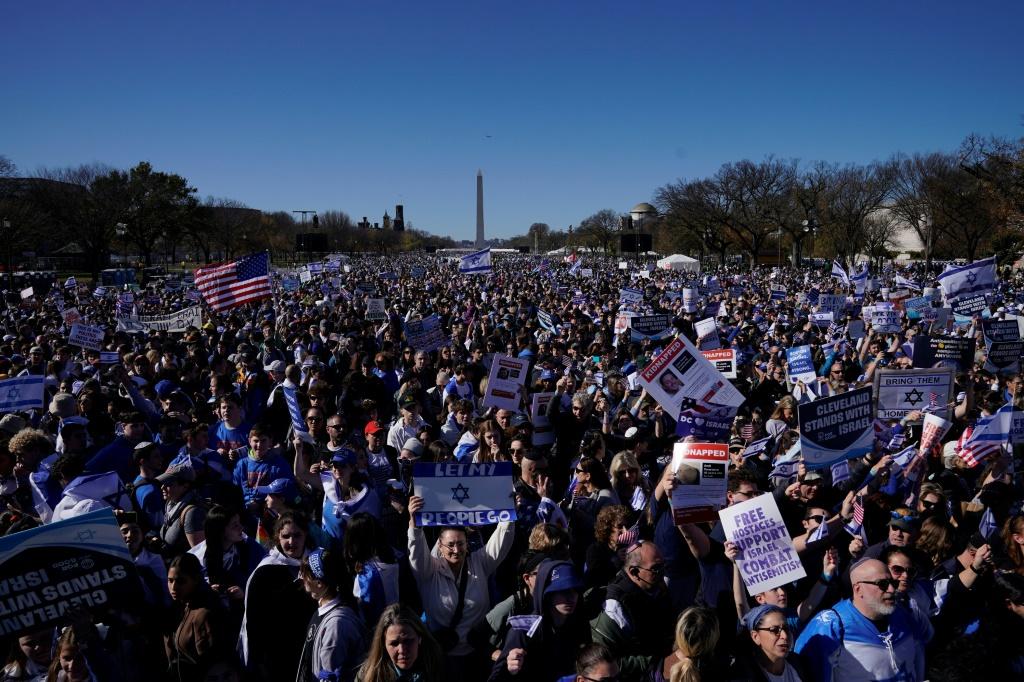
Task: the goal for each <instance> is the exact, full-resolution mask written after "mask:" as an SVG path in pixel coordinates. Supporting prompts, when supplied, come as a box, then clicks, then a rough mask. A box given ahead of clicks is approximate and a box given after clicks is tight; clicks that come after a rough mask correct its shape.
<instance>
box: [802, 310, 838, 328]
mask: <svg viewBox="0 0 1024 682" xmlns="http://www.w3.org/2000/svg"><path fill="white" fill-rule="evenodd" d="M832 318H833V314H832V313H831V312H828V313H811V314H810V315H808V316H807V319H808V320H809V321H810V323H811V324H813V325H814V326H815V327H828V326H829V325H830V324H832V321H833V320H832Z"/></svg>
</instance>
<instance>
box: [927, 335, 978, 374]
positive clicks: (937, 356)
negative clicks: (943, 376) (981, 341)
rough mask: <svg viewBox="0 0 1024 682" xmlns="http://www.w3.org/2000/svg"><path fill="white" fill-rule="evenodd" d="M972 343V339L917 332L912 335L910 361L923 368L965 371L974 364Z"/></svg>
mask: <svg viewBox="0 0 1024 682" xmlns="http://www.w3.org/2000/svg"><path fill="white" fill-rule="evenodd" d="M974 345H975V344H974V339H967V338H960V337H956V336H927V335H925V334H918V335H917V336H915V337H914V357H913V358H912V362H913V365H914V367H919V368H923V369H927V368H934V367H952V368H953V369H956V370H959V371H961V372H966V371H967V370H969V369H970V368H971V367H973V366H974Z"/></svg>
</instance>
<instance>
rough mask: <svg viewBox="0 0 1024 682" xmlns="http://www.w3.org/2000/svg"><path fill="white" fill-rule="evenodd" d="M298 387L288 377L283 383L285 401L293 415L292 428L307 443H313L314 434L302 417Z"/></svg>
mask: <svg viewBox="0 0 1024 682" xmlns="http://www.w3.org/2000/svg"><path fill="white" fill-rule="evenodd" d="M297 388H298V387H297V386H295V384H293V383H292V382H291V380H289V379H286V380H285V381H284V383H282V384H281V391H282V392H283V393H284V402H285V404H286V405H287V406H288V416H289V417H291V420H292V429H294V430H295V435H296V436H298V437H299V438H301V439H302V440H303V441H305V442H306V443H310V444H312V443H313V442H314V440H313V436H312V434H310V432H309V428H308V427H307V426H306V420H305V419H303V418H302V410H301V409H300V408H299V396H298V393H297Z"/></svg>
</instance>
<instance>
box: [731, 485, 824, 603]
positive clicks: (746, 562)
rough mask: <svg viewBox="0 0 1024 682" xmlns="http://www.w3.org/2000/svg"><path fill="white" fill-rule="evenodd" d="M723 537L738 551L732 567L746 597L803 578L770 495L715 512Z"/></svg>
mask: <svg viewBox="0 0 1024 682" xmlns="http://www.w3.org/2000/svg"><path fill="white" fill-rule="evenodd" d="M718 517H719V518H720V519H721V520H722V529H723V530H724V531H725V537H726V538H727V539H729V540H730V541H732V542H734V543H736V544H737V545H738V546H739V548H740V556H739V557H738V558H737V560H736V567H737V568H738V569H739V571H740V577H741V578H742V579H743V584H744V585H746V586H747V592H748V593H749V594H750V595H755V594H759V593H761V592H765V591H767V590H771V589H775V588H776V587H779V586H780V585H786V584H789V583H791V582H795V581H797V580H800V579H801V578H804V577H806V575H807V572H806V571H805V570H804V567H803V564H802V563H801V562H800V558H799V557H798V556H797V554H796V550H794V549H793V540H792V539H791V538H790V537H789V531H787V530H786V523H785V522H784V521H783V520H782V514H780V513H779V505H778V504H777V503H776V502H775V498H774V497H773V496H771V495H759V496H758V497H755V498H753V499H750V500H745V501H743V502H739V503H737V504H734V505H732V506H731V507H727V508H725V509H723V510H721V511H720V512H718Z"/></svg>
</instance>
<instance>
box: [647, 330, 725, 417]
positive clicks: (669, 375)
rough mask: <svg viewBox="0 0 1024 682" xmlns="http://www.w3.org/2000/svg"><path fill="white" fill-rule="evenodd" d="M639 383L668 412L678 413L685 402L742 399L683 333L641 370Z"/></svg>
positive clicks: (719, 403) (721, 402)
mask: <svg viewBox="0 0 1024 682" xmlns="http://www.w3.org/2000/svg"><path fill="white" fill-rule="evenodd" d="M640 384H641V385H642V386H643V387H644V388H646V389H647V393H648V395H650V396H651V397H653V398H654V399H655V400H656V401H658V404H659V405H661V406H662V407H663V408H664V409H665V411H666V412H668V413H669V414H671V415H678V414H680V412H682V407H683V405H684V403H686V404H692V403H694V402H698V403H701V404H715V405H721V406H729V407H739V406H740V405H742V404H743V400H744V398H743V394H742V393H740V392H739V391H738V390H737V389H736V387H735V386H733V385H732V384H731V383H729V381H728V380H727V379H726V378H725V377H724V376H722V374H721V373H720V372H719V371H718V370H717V369H715V366H714V365H713V364H711V363H710V362H709V361H708V360H707V359H705V358H704V356H703V355H702V354H701V352H700V351H699V350H697V349H696V348H695V347H694V345H693V344H692V343H690V341H689V339H687V338H686V337H682V336H681V337H678V338H676V339H675V340H674V341H673V342H672V343H670V344H669V345H668V346H666V347H665V349H664V350H663V351H662V352H661V353H660V354H659V355H658V356H657V357H656V358H654V360H652V361H651V362H650V364H648V365H647V366H646V367H644V368H643V369H642V370H641V371H640Z"/></svg>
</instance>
